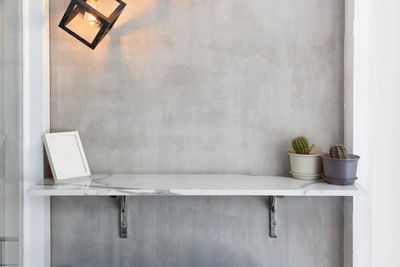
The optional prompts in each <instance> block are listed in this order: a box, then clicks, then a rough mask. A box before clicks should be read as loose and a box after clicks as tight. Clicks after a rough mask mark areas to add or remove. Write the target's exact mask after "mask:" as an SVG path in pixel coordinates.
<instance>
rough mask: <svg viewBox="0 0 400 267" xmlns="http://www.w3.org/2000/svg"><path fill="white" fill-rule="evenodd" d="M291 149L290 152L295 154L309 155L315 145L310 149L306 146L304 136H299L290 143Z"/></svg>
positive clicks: (306, 141)
mask: <svg viewBox="0 0 400 267" xmlns="http://www.w3.org/2000/svg"><path fill="white" fill-rule="evenodd" d="M292 146H293V149H292V150H291V151H290V152H292V153H296V154H310V152H311V150H312V149H313V148H314V146H315V144H312V145H311V147H309V146H308V140H307V138H305V137H304V136H299V137H296V138H295V139H293V141H292Z"/></svg>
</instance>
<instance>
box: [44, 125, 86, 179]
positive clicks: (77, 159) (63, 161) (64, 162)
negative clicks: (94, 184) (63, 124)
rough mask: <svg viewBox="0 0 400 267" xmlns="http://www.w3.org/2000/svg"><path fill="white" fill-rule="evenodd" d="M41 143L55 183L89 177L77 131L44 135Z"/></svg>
mask: <svg viewBox="0 0 400 267" xmlns="http://www.w3.org/2000/svg"><path fill="white" fill-rule="evenodd" d="M43 143H44V147H45V150H46V154H47V158H48V160H49V163H50V168H51V171H52V173H53V178H54V181H55V182H57V181H62V180H66V179H70V178H77V177H84V176H90V175H91V173H90V169H89V165H88V162H87V159H86V155H85V151H84V150H83V146H82V141H81V138H80V136H79V133H78V131H72V132H60V133H46V134H44V136H43Z"/></svg>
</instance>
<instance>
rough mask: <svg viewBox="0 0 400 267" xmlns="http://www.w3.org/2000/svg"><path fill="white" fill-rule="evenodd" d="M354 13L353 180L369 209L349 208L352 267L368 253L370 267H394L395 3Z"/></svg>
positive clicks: (398, 105)
mask: <svg viewBox="0 0 400 267" xmlns="http://www.w3.org/2000/svg"><path fill="white" fill-rule="evenodd" d="M356 10H357V11H356V16H355V17H356V19H355V47H354V51H355V54H354V150H355V152H356V153H358V154H360V155H361V156H362V159H361V161H360V172H359V176H360V178H361V177H362V178H361V179H360V180H361V181H362V183H363V184H364V185H365V186H367V187H368V188H370V189H371V203H369V201H368V200H361V201H360V202H359V203H355V206H356V212H357V213H359V215H360V214H362V216H356V218H358V221H357V222H356V225H355V229H356V230H355V240H357V242H358V244H357V245H356V247H357V246H358V248H359V249H361V250H363V251H366V252H367V254H360V255H357V251H356V253H355V263H357V265H355V266H371V264H370V263H369V261H370V260H371V259H370V258H369V253H368V251H370V252H371V253H370V254H371V255H372V256H371V257H372V266H374V267H375V266H376V267H380V266H400V254H399V253H398V249H399V244H398V242H399V241H398V240H400V229H399V225H400V211H399V207H398V204H399V203H400V194H399V188H400V180H399V178H398V177H397V174H398V173H399V171H400V155H399V153H398V149H397V147H398V145H397V140H398V137H399V132H400V1H398V0H357V1H356ZM369 205H371V207H372V208H371V209H370V208H369ZM360 218H363V219H361V220H360ZM369 218H371V219H372V232H370V231H369V230H368V228H369ZM370 235H371V237H370ZM370 239H371V240H372V247H371V246H370V245H369V244H370V242H369V241H370Z"/></svg>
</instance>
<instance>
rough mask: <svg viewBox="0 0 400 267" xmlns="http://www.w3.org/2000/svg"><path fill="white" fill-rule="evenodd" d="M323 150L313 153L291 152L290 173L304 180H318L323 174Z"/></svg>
mask: <svg viewBox="0 0 400 267" xmlns="http://www.w3.org/2000/svg"><path fill="white" fill-rule="evenodd" d="M321 155H322V152H317V151H316V152H311V154H308V155H304V154H294V153H290V152H289V157H290V173H291V174H292V175H293V177H295V178H298V179H303V180H316V179H319V178H320V177H321V175H322V158H321Z"/></svg>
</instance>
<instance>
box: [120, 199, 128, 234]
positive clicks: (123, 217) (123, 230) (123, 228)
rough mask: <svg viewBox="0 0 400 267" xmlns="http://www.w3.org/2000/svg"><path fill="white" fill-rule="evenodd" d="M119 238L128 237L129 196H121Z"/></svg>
mask: <svg viewBox="0 0 400 267" xmlns="http://www.w3.org/2000/svg"><path fill="white" fill-rule="evenodd" d="M118 198H119V237H120V238H127V237H128V211H127V210H126V203H127V196H119V197H118Z"/></svg>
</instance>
